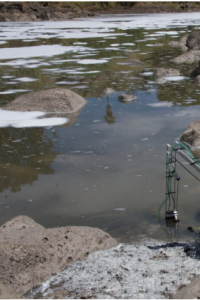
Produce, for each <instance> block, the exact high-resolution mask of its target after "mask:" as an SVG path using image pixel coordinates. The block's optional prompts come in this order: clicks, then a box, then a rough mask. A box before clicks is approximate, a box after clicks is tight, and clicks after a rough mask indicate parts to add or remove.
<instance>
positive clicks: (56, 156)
mask: <svg viewBox="0 0 200 300" xmlns="http://www.w3.org/2000/svg"><path fill="white" fill-rule="evenodd" d="M199 25H200V21H199V19H198V14H195V13H193V14H172V15H170V14H169V15H149V16H143V15H141V16H130V15H129V16H118V17H116V16H105V17H101V18H96V19H89V20H88V19H87V20H80V21H69V22H44V23H2V24H1V33H0V78H1V80H0V106H1V107H2V106H3V105H5V104H6V103H8V102H9V101H11V100H13V99H14V98H15V97H16V96H19V95H20V94H22V93H24V92H27V91H35V90H41V89H44V88H52V87H65V88H69V89H71V90H73V91H75V92H77V93H79V94H80V95H81V96H83V97H85V98H86V100H87V104H86V105H85V106H84V107H83V108H82V110H81V111H79V112H78V113H76V114H74V115H66V114H60V115H59V117H61V118H63V117H67V118H68V120H69V121H68V122H64V123H65V124H64V125H60V126H53V125H51V123H50V124H49V125H51V126H48V127H47V126H46V127H45V126H44V125H42V127H34V125H32V123H29V122H27V120H26V121H23V122H22V120H21V117H20V116H18V117H15V116H14V117H13V116H12V118H13V119H12V120H11V119H9V118H11V117H10V116H8V117H7V115H6V118H5V112H3V111H2V110H0V118H1V119H0V126H1V128H0V146H1V158H0V220H1V221H0V223H1V224H3V223H4V222H6V221H7V220H9V219H11V218H12V217H15V216H17V215H21V214H24V215H28V216H30V217H31V218H33V219H34V220H35V221H37V222H39V223H40V224H42V225H44V226H46V227H55V226H67V225H83V226H93V227H99V228H101V229H103V230H106V231H107V232H109V233H110V234H111V235H113V236H114V237H116V238H118V239H119V240H120V241H122V242H132V241H134V240H137V239H141V238H143V237H153V238H162V239H163V238H164V239H166V240H167V239H170V236H171V235H172V236H173V235H175V234H176V232H175V230H174V229H173V228H166V227H164V229H163V228H162V227H161V226H160V224H159V222H158V219H157V210H158V207H159V205H160V203H161V202H162V201H163V200H164V198H165V150H166V143H170V144H173V143H174V142H175V140H177V139H178V138H179V136H180V135H181V134H182V133H183V131H184V130H185V128H186V127H187V126H188V125H189V124H190V123H191V122H193V121H195V120H197V119H199V116H200V87H199V86H197V85H196V84H195V82H193V81H191V80H190V79H189V78H188V77H187V76H188V73H189V71H190V70H191V69H192V68H193V67H194V65H195V64H193V65H188V64H181V65H175V64H174V63H172V62H171V61H170V59H172V58H174V57H176V56H177V55H179V54H181V53H182V52H181V49H179V48H173V47H171V46H169V45H168V43H169V42H170V41H172V40H179V39H180V37H182V36H183V35H184V34H185V33H188V32H190V31H191V30H193V29H194V28H196V29H198V26H199ZM156 43H162V44H163V45H161V46H156V45H155V44H156ZM132 59H137V60H140V61H141V62H142V63H143V64H140V65H136V66H135V65H132V64H131V63H130V60H132ZM157 67H172V68H176V69H178V70H180V72H181V76H184V77H180V78H177V79H179V80H176V81H174V80H172V79H174V78H172V79H171V80H168V81H166V82H165V83H164V84H162V85H159V84H156V82H155V76H154V74H153V72H154V69H155V68H157ZM106 88H112V89H113V90H114V91H113V92H112V93H111V94H109V95H107V94H105V92H104V91H105V89H106ZM121 93H126V94H134V95H135V96H136V97H137V98H136V100H135V101H134V102H131V103H126V104H124V103H122V102H119V101H118V96H119V95H120V94H121ZM3 116H4V121H2V120H3ZM47 117H51V116H47ZM8 119H9V120H8ZM33 123H34V122H33ZM10 125H11V126H10ZM179 171H180V174H181V181H180V191H179V218H180V220H181V222H180V223H179V225H178V227H179V228H178V230H179V236H180V238H181V239H186V238H191V237H192V238H193V237H194V235H192V233H191V232H189V231H188V230H187V227H189V226H194V227H195V226H196V227H197V226H199V222H200V210H199V196H200V183H199V182H198V181H195V179H194V178H192V177H191V176H190V174H189V173H187V172H185V171H184V169H181V167H180V169H179ZM166 231H168V233H166Z"/></svg>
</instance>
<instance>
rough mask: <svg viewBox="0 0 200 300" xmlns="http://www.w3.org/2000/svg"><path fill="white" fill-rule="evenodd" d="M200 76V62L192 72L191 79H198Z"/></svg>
mask: <svg viewBox="0 0 200 300" xmlns="http://www.w3.org/2000/svg"><path fill="white" fill-rule="evenodd" d="M199 75H200V61H199V62H198V64H197V66H196V67H195V68H194V69H193V70H192V71H191V72H190V74H189V77H190V78H196V77H197V76H199Z"/></svg>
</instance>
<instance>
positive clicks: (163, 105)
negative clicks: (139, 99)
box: [147, 101, 173, 107]
mask: <svg viewBox="0 0 200 300" xmlns="http://www.w3.org/2000/svg"><path fill="white" fill-rule="evenodd" d="M147 105H148V106H151V107H171V106H173V103H171V102H167V101H164V102H160V103H149V104H147Z"/></svg>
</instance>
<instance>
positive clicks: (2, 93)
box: [0, 89, 30, 95]
mask: <svg viewBox="0 0 200 300" xmlns="http://www.w3.org/2000/svg"><path fill="white" fill-rule="evenodd" d="M29 91H30V90H14V89H13V90H6V91H4V92H0V95H9V94H15V93H21V92H29Z"/></svg>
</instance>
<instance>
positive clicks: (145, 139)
mask: <svg viewBox="0 0 200 300" xmlns="http://www.w3.org/2000/svg"><path fill="white" fill-rule="evenodd" d="M148 140H149V138H144V139H141V141H148Z"/></svg>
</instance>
